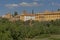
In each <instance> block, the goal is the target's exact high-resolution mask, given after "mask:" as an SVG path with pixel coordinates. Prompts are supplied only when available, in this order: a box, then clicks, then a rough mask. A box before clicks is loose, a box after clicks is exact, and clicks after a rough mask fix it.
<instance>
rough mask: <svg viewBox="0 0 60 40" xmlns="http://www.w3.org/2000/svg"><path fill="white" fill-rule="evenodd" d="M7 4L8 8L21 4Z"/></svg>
mask: <svg viewBox="0 0 60 40" xmlns="http://www.w3.org/2000/svg"><path fill="white" fill-rule="evenodd" d="M5 6H6V7H8V8H13V7H18V6H19V5H18V4H6V5H5Z"/></svg>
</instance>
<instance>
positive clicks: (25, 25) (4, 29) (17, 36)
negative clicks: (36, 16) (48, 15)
mask: <svg viewBox="0 0 60 40" xmlns="http://www.w3.org/2000/svg"><path fill="white" fill-rule="evenodd" d="M29 23H30V22H29V21H26V22H23V21H21V20H20V21H16V22H10V21H8V20H7V19H4V18H0V40H25V38H34V37H36V36H41V35H42V34H60V20H55V21H44V22H38V21H32V26H30V25H29Z"/></svg>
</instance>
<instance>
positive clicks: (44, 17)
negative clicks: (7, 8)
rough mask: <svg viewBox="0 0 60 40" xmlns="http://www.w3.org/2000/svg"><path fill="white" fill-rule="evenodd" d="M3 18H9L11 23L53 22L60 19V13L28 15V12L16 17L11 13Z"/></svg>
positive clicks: (48, 12) (47, 12)
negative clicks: (18, 21) (29, 21)
mask: <svg viewBox="0 0 60 40" xmlns="http://www.w3.org/2000/svg"><path fill="white" fill-rule="evenodd" d="M2 18H7V19H9V20H11V21H17V20H22V21H27V20H34V21H51V20H56V19H60V11H55V12H50V11H45V12H42V13H36V14H32V13H27V12H26V11H23V13H22V14H21V15H16V16H14V17H13V16H12V15H11V14H10V13H8V14H6V15H3V16H2Z"/></svg>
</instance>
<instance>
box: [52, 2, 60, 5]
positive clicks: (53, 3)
mask: <svg viewBox="0 0 60 40" xmlns="http://www.w3.org/2000/svg"><path fill="white" fill-rule="evenodd" d="M52 6H60V3H55V2H52Z"/></svg>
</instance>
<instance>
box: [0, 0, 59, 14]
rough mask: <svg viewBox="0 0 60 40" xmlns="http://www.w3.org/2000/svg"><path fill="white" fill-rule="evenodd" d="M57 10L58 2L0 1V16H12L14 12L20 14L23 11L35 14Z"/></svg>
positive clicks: (34, 0) (40, 0) (33, 0)
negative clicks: (9, 14) (7, 14)
mask: <svg viewBox="0 0 60 40" xmlns="http://www.w3.org/2000/svg"><path fill="white" fill-rule="evenodd" d="M58 8H59V9H60V0H0V15H4V14H6V13H11V14H13V13H14V12H15V11H17V12H18V13H19V14H21V13H22V11H23V10H26V11H27V12H29V13H31V12H32V10H34V12H35V13H37V12H43V11H45V10H49V11H56V10H57V9H58Z"/></svg>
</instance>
